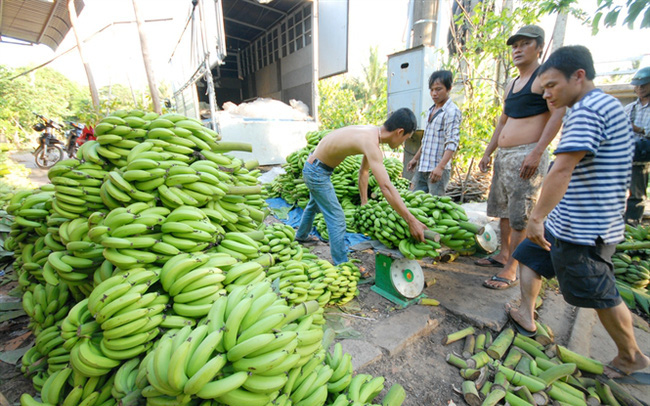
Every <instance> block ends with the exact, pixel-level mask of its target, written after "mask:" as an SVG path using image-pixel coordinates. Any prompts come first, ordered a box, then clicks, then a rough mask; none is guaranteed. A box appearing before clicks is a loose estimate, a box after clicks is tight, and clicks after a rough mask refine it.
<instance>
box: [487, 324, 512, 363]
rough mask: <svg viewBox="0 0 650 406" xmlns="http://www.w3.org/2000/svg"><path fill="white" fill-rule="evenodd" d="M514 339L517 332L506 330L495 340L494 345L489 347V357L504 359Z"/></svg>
mask: <svg viewBox="0 0 650 406" xmlns="http://www.w3.org/2000/svg"><path fill="white" fill-rule="evenodd" d="M514 338H515V331H514V330H513V329H511V328H506V329H505V330H503V331H502V332H501V334H499V335H498V336H497V338H495V339H494V342H493V343H492V345H490V346H489V347H488V349H487V353H488V355H489V356H490V357H492V358H494V359H501V358H503V356H504V355H505V353H506V351H507V350H508V347H510V344H512V340H513V339H514Z"/></svg>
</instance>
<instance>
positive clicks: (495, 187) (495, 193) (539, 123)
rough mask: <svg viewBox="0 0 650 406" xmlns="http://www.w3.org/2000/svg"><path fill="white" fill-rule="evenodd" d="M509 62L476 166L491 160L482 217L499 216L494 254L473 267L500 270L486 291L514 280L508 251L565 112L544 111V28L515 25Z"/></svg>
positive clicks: (520, 233)
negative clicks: (512, 71) (496, 114)
mask: <svg viewBox="0 0 650 406" xmlns="http://www.w3.org/2000/svg"><path fill="white" fill-rule="evenodd" d="M507 44H508V45H509V46H511V49H512V61H513V63H514V65H515V67H516V68H517V71H518V73H519V76H518V77H517V78H515V79H514V80H512V81H511V82H510V83H509V84H508V86H507V87H506V91H505V94H506V97H505V102H504V109H503V114H501V116H500V118H499V121H498V123H497V126H496V128H495V130H494V133H493V134H492V138H491V140H490V142H489V144H488V146H487V147H486V149H485V153H484V154H483V158H482V159H481V161H480V162H479V168H480V169H481V171H483V172H487V170H488V169H489V167H490V163H491V155H492V153H493V152H494V151H497V153H496V157H495V158H494V172H493V176H492V184H491V186H490V194H489V196H488V203H487V215H488V216H490V217H497V218H499V228H500V232H501V247H500V252H499V253H498V254H495V255H493V256H492V257H489V258H484V259H479V260H478V261H476V262H475V263H476V265H479V266H487V267H496V268H499V272H497V273H496V274H495V275H493V276H491V277H490V278H489V279H487V280H486V281H484V283H483V286H485V287H486V288H489V289H507V288H509V287H511V286H514V285H516V284H517V283H518V278H517V268H518V263H517V261H515V260H514V259H513V258H512V257H511V253H512V252H514V250H515V248H517V246H518V245H519V243H520V242H521V241H523V239H524V237H525V230H526V225H527V223H528V217H529V215H530V213H531V211H532V208H533V207H534V205H535V203H536V201H537V197H538V196H539V190H540V187H541V185H542V180H543V178H544V175H545V174H546V170H547V168H548V162H549V155H548V152H547V151H546V147H547V146H548V144H549V143H550V142H551V141H552V140H553V138H554V137H555V135H556V134H557V132H558V130H559V129H560V127H561V125H562V116H563V115H564V110H565V109H562V110H556V109H552V108H551V109H549V106H548V105H547V103H546V101H545V100H544V98H543V97H542V94H543V90H542V88H541V85H540V83H539V79H538V77H537V73H538V69H539V66H540V62H539V58H540V56H541V53H542V51H543V49H544V31H543V30H542V29H541V28H540V27H538V26H535V25H527V26H524V27H522V28H520V29H519V30H518V31H517V32H516V33H515V34H514V35H512V36H511V37H510V38H508V41H507Z"/></svg>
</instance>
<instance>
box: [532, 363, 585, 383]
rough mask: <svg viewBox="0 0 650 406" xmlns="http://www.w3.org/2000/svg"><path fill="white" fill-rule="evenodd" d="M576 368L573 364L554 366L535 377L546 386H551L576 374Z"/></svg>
mask: <svg viewBox="0 0 650 406" xmlns="http://www.w3.org/2000/svg"><path fill="white" fill-rule="evenodd" d="M576 369H577V366H576V364H573V363H566V364H560V365H555V366H553V367H551V368H548V369H547V370H546V371H544V372H542V373H541V374H539V375H538V376H537V377H538V378H540V379H542V380H544V381H545V382H546V384H547V385H550V384H552V383H553V382H555V381H557V380H558V379H561V378H564V377H567V376H569V375H572V374H574V373H575V372H576Z"/></svg>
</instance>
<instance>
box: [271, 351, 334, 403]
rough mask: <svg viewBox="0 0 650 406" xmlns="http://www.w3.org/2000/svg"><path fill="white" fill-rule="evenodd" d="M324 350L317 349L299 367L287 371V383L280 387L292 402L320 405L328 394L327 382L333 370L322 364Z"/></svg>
mask: <svg viewBox="0 0 650 406" xmlns="http://www.w3.org/2000/svg"><path fill="white" fill-rule="evenodd" d="M324 358H325V351H324V350H322V351H319V352H318V353H317V354H314V355H313V356H311V357H310V359H309V360H308V361H307V362H306V363H305V364H304V365H302V366H300V367H294V368H293V369H292V370H291V371H289V374H288V377H287V383H286V384H285V386H284V388H283V389H282V391H283V393H285V394H287V395H288V396H289V398H290V399H291V401H292V402H293V403H294V404H300V402H303V403H302V404H309V405H314V404H316V405H322V404H325V401H326V400H327V396H328V390H327V385H326V384H327V382H328V381H329V379H330V378H331V376H332V373H333V370H332V368H330V366H329V365H327V364H324V363H323V360H324Z"/></svg>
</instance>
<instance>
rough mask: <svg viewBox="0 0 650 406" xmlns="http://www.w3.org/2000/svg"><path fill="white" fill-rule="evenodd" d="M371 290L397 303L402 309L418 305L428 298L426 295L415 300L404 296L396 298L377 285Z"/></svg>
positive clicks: (421, 295)
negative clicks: (424, 298)
mask: <svg viewBox="0 0 650 406" xmlns="http://www.w3.org/2000/svg"><path fill="white" fill-rule="evenodd" d="M370 290H372V291H373V292H375V293H377V294H378V295H380V296H382V297H384V298H386V299H388V300H390V301H391V302H393V303H395V304H396V305H398V306H399V307H400V308H401V309H403V308H405V307H407V306H409V305H412V304H414V303H417V302H418V301H419V300H420V299H421V298H423V297H427V295H426V294H424V293H422V294H420V295H419V296H417V297H414V298H413V299H406V298H405V297H404V296H401V295H400V296H395V295H394V294H392V293H390V292H387V291H385V290H384V289H382V288H380V287H379V286H377V285H373V286H371V287H370Z"/></svg>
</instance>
